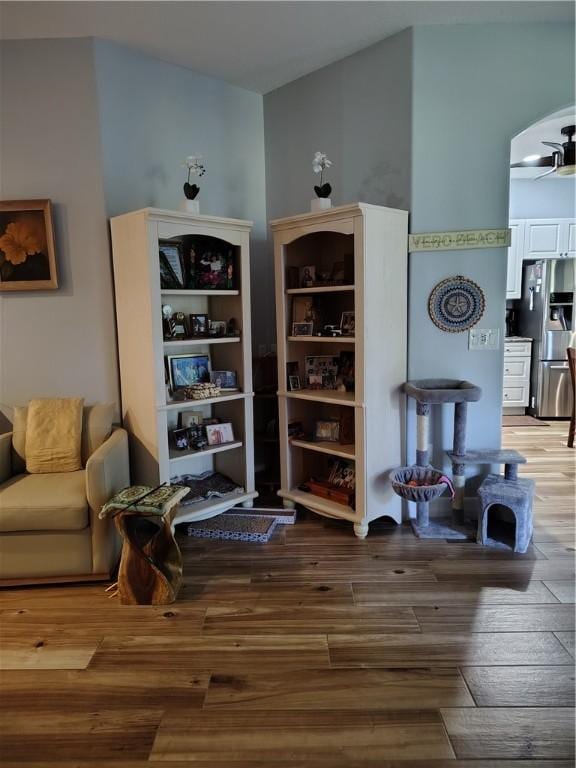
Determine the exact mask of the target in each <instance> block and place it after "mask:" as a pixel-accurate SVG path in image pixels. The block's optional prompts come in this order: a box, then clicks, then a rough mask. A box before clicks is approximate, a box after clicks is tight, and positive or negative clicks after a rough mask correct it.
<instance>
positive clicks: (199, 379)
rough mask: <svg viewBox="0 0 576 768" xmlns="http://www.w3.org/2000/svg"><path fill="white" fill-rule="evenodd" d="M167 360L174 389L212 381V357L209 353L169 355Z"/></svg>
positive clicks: (169, 376) (171, 387) (171, 384)
mask: <svg viewBox="0 0 576 768" xmlns="http://www.w3.org/2000/svg"><path fill="white" fill-rule="evenodd" d="M166 360H167V365H168V378H169V381H170V389H171V390H172V391H174V390H177V389H183V388H184V387H191V386H192V385H193V384H205V383H208V382H209V381H210V358H209V356H208V355H202V354H200V355H168V356H167V358H166Z"/></svg>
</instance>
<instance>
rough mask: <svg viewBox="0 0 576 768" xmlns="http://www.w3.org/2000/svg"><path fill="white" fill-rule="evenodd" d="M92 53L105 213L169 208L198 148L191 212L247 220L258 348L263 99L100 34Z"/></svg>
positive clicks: (264, 335)
mask: <svg viewBox="0 0 576 768" xmlns="http://www.w3.org/2000/svg"><path fill="white" fill-rule="evenodd" d="M95 51H96V74H97V83H98V99H99V109H100V126H101V136H102V154H103V173H104V189H105V194H106V207H107V212H108V215H109V216H115V215H117V214H120V213H124V212H126V211H130V210H134V209H137V208H144V207H147V206H153V207H158V208H167V209H171V210H178V207H179V204H180V202H181V200H182V199H183V198H184V194H183V192H182V185H183V183H184V181H185V180H186V171H185V169H183V168H182V163H183V162H184V160H185V158H186V157H187V156H188V155H191V154H197V153H200V154H202V155H203V156H204V162H205V165H206V174H205V176H203V177H202V178H201V179H200V180H199V182H198V184H199V186H200V195H199V201H200V212H201V213H203V214H211V215H214V216H231V217H236V218H241V219H250V220H251V221H254V230H253V234H252V239H251V251H252V252H251V257H252V260H251V266H252V294H253V295H252V306H253V331H254V351H255V352H257V351H258V345H259V343H262V342H263V343H267V344H270V343H271V342H273V341H274V334H273V326H271V325H270V324H268V325H267V321H268V319H269V317H270V316H271V314H272V305H271V304H270V296H271V294H272V292H273V289H272V285H273V270H272V265H271V263H270V260H269V259H268V258H267V256H266V251H265V247H264V241H265V237H266V199H265V189H264V185H265V174H264V120H263V107H262V97H261V96H260V95H259V94H256V93H252V92H250V91H246V90H243V89H242V88H237V87H234V86H231V85H227V84H226V83H223V82H221V81H219V80H214V79H213V78H209V77H204V76H202V75H198V74H196V73H194V72H191V71H189V70H187V69H183V68H181V67H177V66H174V65H172V64H166V63H164V62H162V61H159V60H158V59H153V58H150V57H148V56H144V55H141V54H139V53H135V52H134V51H131V50H129V49H127V48H124V47H122V46H118V45H116V44H114V43H109V42H107V41H103V40H97V41H95ZM214 54H215V55H217V45H215V48H214ZM268 349H269V348H268Z"/></svg>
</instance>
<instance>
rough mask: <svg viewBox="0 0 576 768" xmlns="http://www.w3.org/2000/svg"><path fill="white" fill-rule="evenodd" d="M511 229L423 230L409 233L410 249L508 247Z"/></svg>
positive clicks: (412, 250)
mask: <svg viewBox="0 0 576 768" xmlns="http://www.w3.org/2000/svg"><path fill="white" fill-rule="evenodd" d="M509 245H510V230H509V229H470V230H463V231H461V232H460V231H456V232H423V233H422V234H420V235H408V250H409V251H410V252H411V253H413V252H414V251H456V250H465V249H468V248H508V246H509Z"/></svg>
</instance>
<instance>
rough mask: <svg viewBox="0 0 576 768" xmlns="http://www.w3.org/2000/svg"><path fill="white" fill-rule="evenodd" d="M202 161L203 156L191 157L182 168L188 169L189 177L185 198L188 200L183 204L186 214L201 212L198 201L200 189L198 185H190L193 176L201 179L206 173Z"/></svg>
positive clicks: (185, 186)
mask: <svg viewBox="0 0 576 768" xmlns="http://www.w3.org/2000/svg"><path fill="white" fill-rule="evenodd" d="M201 160H202V155H189V156H188V157H187V158H186V162H185V163H184V164H183V166H182V167H183V168H187V169H188V177H187V179H186V181H185V182H184V196H185V198H186V199H185V200H183V202H182V210H183V211H185V212H186V213H199V212H200V206H199V205H198V200H197V199H196V198H197V196H198V193H199V192H200V187H199V186H198V185H197V184H190V178H191V176H198V178H200V177H201V176H204V174H205V173H206V168H205V167H204V165H203V163H202V162H201Z"/></svg>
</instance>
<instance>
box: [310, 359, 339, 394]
mask: <svg viewBox="0 0 576 768" xmlns="http://www.w3.org/2000/svg"><path fill="white" fill-rule="evenodd" d="M338 362H339V357H338V356H335V355H308V356H306V357H305V359H304V363H305V369H306V379H307V381H308V385H309V386H310V387H311V388H313V389H335V388H336V377H337V375H338Z"/></svg>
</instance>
